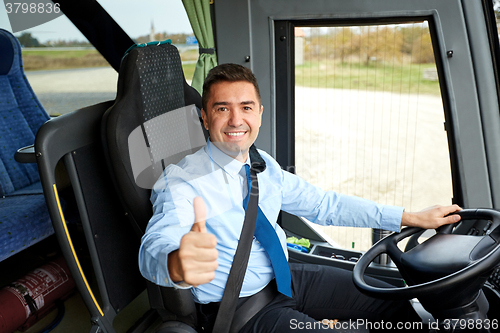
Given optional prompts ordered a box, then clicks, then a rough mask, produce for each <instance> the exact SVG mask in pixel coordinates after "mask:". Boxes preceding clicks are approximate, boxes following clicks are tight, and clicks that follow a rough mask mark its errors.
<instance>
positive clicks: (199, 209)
mask: <svg viewBox="0 0 500 333" xmlns="http://www.w3.org/2000/svg"><path fill="white" fill-rule="evenodd" d="M193 208H194V224H193V226H192V227H191V231H196V232H207V227H206V226H205V220H206V218H207V209H206V207H205V202H204V201H203V199H202V197H196V198H194V200H193Z"/></svg>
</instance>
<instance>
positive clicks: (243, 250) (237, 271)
mask: <svg viewBox="0 0 500 333" xmlns="http://www.w3.org/2000/svg"><path fill="white" fill-rule="evenodd" d="M250 178H251V180H252V186H251V188H250V191H251V192H250V195H249V201H248V208H247V210H246V214H245V220H244V223H243V228H242V230H241V235H240V241H239V242H238V247H237V248H236V253H235V255H234V259H233V264H232V266H231V270H230V271H229V277H228V279H227V283H226V288H225V290H224V294H223V295H222V300H221V304H220V307H219V312H218V313H217V318H216V319H215V324H214V328H213V332H217V333H228V332H229V329H230V327H231V322H232V321H233V317H234V312H235V310H236V305H237V302H238V299H239V296H240V291H241V286H242V285H243V279H244V277H245V273H246V270H247V265H248V259H249V257H250V250H251V248H252V242H253V235H254V232H255V222H256V220H257V209H258V205H259V183H258V180H257V173H256V171H255V169H254V168H253V167H252V168H250Z"/></svg>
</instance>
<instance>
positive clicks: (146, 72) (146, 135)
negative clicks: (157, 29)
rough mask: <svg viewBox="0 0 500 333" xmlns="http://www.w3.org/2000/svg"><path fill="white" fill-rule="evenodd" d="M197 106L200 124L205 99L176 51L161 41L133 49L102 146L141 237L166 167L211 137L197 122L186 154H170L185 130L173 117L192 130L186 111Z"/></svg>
mask: <svg viewBox="0 0 500 333" xmlns="http://www.w3.org/2000/svg"><path fill="white" fill-rule="evenodd" d="M186 106H191V107H190V108H186V109H184V107H186ZM193 106H194V107H196V109H198V110H197V111H196V112H197V114H196V116H195V117H196V119H197V121H198V119H199V110H200V109H201V96H200V95H199V94H198V92H197V91H196V90H195V89H194V88H192V87H191V86H189V85H188V84H187V83H186V80H185V78H184V73H183V70H182V63H181V59H180V56H179V52H178V50H177V48H175V47H174V46H172V45H171V44H170V43H165V42H163V43H157V42H156V43H154V44H152V45H146V46H142V47H136V48H133V49H132V50H130V51H129V52H128V53H127V54H126V55H125V56H124V59H123V60H122V64H121V67H120V73H119V76H118V91H117V96H116V100H115V103H114V105H113V106H112V107H111V108H110V109H109V110H108V111H107V112H106V114H105V115H104V118H103V141H104V144H105V151H106V152H107V157H108V164H109V167H110V170H111V174H112V177H113V178H114V181H115V185H116V187H117V189H118V192H119V193H120V195H121V199H122V201H123V204H124V207H125V209H126V210H127V213H128V215H129V218H130V219H131V221H132V223H133V224H134V227H135V228H136V230H137V232H138V233H139V235H140V236H142V234H143V233H144V231H145V230H146V226H147V224H148V222H149V219H150V218H151V215H152V209H151V202H150V200H149V199H150V194H151V191H150V189H151V188H152V186H153V184H154V181H155V180H156V179H157V178H158V177H159V176H160V175H161V172H162V170H163V169H164V167H165V166H166V165H168V164H170V163H177V162H178V161H180V159H182V157H184V156H185V155H187V154H189V153H192V152H194V151H196V150H197V149H198V148H199V147H200V145H203V144H204V143H205V142H204V141H205V139H206V138H207V137H208V133H206V132H205V130H204V128H203V126H201V123H199V122H198V123H197V124H196V130H195V131H194V132H196V133H194V134H193V133H183V134H182V135H184V138H187V140H180V141H188V142H187V143H188V146H189V147H188V148H187V149H185V148H186V147H182V148H179V147H173V149H170V150H169V149H167V151H166V150H165V146H168V145H169V140H170V141H172V138H176V139H177V140H179V135H178V134H179V133H178V132H179V131H180V130H182V129H183V127H182V126H178V123H175V124H173V123H172V122H170V120H172V118H171V117H170V116H171V115H172V116H173V117H174V118H179V117H180V118H183V117H184V119H180V121H179V122H184V124H185V125H187V126H191V125H192V122H191V121H190V120H189V119H186V117H189V115H187V114H186V112H187V113H190V112H193V109H194V108H193ZM173 111H175V112H173ZM177 120H179V119H177ZM191 120H192V118H191ZM187 123H189V124H187ZM172 132H176V133H172ZM192 132H193V131H192ZM200 133H202V134H201V136H202V137H201V140H202V141H203V143H202V144H200V138H199V136H200ZM190 135H191V136H193V135H195V136H198V141H197V143H191V144H190V143H189V140H190V138H189V136H190ZM191 139H192V138H191ZM191 141H192V140H191ZM172 145H175V143H173V144H172V143H171V144H170V148H172ZM141 171H142V172H141ZM141 179H145V181H141Z"/></svg>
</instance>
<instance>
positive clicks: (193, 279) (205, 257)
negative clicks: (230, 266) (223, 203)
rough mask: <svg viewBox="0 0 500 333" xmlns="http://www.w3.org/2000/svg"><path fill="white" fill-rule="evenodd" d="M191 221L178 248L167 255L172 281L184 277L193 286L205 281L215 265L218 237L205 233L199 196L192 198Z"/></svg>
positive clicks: (210, 277) (213, 270)
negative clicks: (192, 211)
mask: <svg viewBox="0 0 500 333" xmlns="http://www.w3.org/2000/svg"><path fill="white" fill-rule="evenodd" d="M193 207H194V219H195V221H194V224H193V226H192V227H191V231H190V232H188V233H187V234H185V235H184V236H183V237H182V239H181V244H180V247H179V249H178V250H176V251H173V252H171V253H170V254H169V255H168V271H169V273H170V278H171V279H172V281H174V282H180V281H184V282H185V283H187V284H190V285H192V286H194V287H196V286H198V285H200V284H204V283H208V282H210V281H212V280H213V279H214V277H215V270H216V269H217V267H218V265H219V264H218V263H217V257H218V252H217V250H216V248H215V246H216V245H217V239H216V237H215V236H214V235H212V234H209V233H207V227H206V225H205V219H206V208H205V203H204V202H203V199H202V198H201V197H196V198H194V201H193Z"/></svg>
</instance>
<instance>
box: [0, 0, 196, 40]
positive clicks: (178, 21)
mask: <svg viewBox="0 0 500 333" xmlns="http://www.w3.org/2000/svg"><path fill="white" fill-rule="evenodd" d="M98 2H99V3H100V4H101V6H103V7H104V9H105V10H106V11H107V12H108V13H109V14H110V15H111V17H113V18H114V20H115V21H116V22H118V24H119V25H120V26H121V27H122V28H123V29H124V30H125V32H126V33H127V34H128V35H129V36H130V37H131V38H137V37H139V36H143V35H147V34H149V32H150V30H151V21H153V23H154V27H155V31H156V32H167V33H192V30H191V26H190V24H189V20H188V18H187V15H186V13H185V11H184V6H183V5H182V1H181V0H140V1H138V0H98ZM0 28H3V29H6V30H9V31H12V29H11V26H10V23H9V18H8V16H7V12H6V9H5V6H4V4H3V3H1V6H0ZM23 32H30V33H31V34H32V35H33V36H34V37H35V38H37V39H38V41H39V42H41V43H45V42H46V41H47V40H58V39H63V40H74V39H77V40H86V39H85V37H84V36H83V35H82V34H81V33H80V32H79V31H78V29H76V28H75V27H74V25H73V24H72V23H71V22H70V21H69V20H68V19H67V18H66V17H65V16H64V15H63V16H60V17H58V18H56V19H54V20H52V21H50V22H47V23H44V24H42V25H39V26H37V27H34V28H31V29H28V30H25V31H21V32H18V33H16V36H20V35H21V34H22V33H23Z"/></svg>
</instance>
